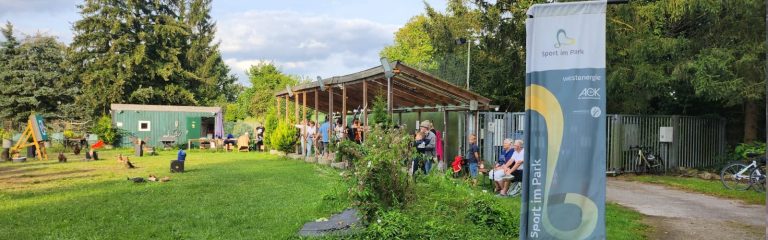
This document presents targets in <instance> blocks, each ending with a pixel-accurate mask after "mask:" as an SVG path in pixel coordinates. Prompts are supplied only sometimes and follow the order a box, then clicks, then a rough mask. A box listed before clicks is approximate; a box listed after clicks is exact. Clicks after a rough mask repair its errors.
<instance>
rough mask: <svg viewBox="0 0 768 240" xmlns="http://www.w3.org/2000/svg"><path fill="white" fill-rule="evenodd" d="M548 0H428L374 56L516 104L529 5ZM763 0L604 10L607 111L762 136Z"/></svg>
mask: <svg viewBox="0 0 768 240" xmlns="http://www.w3.org/2000/svg"><path fill="white" fill-rule="evenodd" d="M543 2H545V1H515V0H496V1H487V0H448V4H447V8H446V10H445V11H438V10H435V9H434V8H433V7H431V6H430V5H429V4H425V5H426V6H425V13H424V14H420V15H417V16H414V17H413V18H412V19H411V20H410V21H409V22H408V23H407V24H406V25H405V26H404V27H402V28H400V29H399V30H398V31H397V32H396V33H395V38H394V44H393V45H390V46H387V47H385V48H384V49H383V50H382V51H381V55H382V56H385V57H388V58H389V59H391V60H401V61H403V62H405V63H406V64H410V65H414V66H416V67H418V68H421V69H424V70H427V71H430V72H433V73H434V74H436V75H438V76H440V77H441V78H443V79H446V80H448V81H450V82H453V83H456V84H457V85H460V86H463V85H464V84H463V83H464V80H465V78H466V75H465V74H466V56H467V51H468V49H467V45H466V44H465V45H458V44H457V42H456V40H457V39H459V38H464V39H468V41H469V42H471V43H472V45H470V47H471V49H470V50H469V51H471V61H470V64H471V71H470V86H471V87H470V88H471V90H473V91H475V92H478V93H481V94H483V95H485V96H487V97H489V98H491V99H492V100H493V104H498V105H500V106H501V108H500V109H501V110H506V111H521V110H522V109H523V104H524V95H525V94H524V88H525V36H526V32H525V19H526V18H527V16H526V10H527V9H528V8H529V7H530V6H531V5H532V4H534V3H543ZM764 15H765V5H764V2H763V1H758V0H745V1H739V3H738V4H736V3H733V2H729V1H688V0H664V1H630V2H629V4H621V5H609V6H608V9H607V16H606V18H607V19H606V23H607V26H606V28H607V29H606V31H607V36H606V41H607V46H606V48H607V56H606V57H607V59H606V60H607V66H606V67H607V78H608V79H607V83H606V84H607V87H608V89H607V99H608V111H609V113H621V114H647V115H667V114H671V115H694V116H713V117H722V118H725V119H726V120H727V126H728V137H729V140H730V141H731V142H736V141H743V142H751V141H754V140H757V139H764V137H765V129H763V127H762V126H764V125H765V124H764V121H765V118H764V116H765V114H764V112H763V107H762V106H765V104H766V103H765V94H766V93H765V80H764V79H765V71H764V68H765V64H766V62H765V51H766V49H765V37H764V36H765V19H764Z"/></svg>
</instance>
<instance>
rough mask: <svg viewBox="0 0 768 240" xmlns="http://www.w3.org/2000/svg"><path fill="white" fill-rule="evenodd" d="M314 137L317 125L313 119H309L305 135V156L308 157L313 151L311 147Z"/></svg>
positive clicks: (315, 136)
mask: <svg viewBox="0 0 768 240" xmlns="http://www.w3.org/2000/svg"><path fill="white" fill-rule="evenodd" d="M315 138H317V127H316V126H315V121H309V126H307V137H306V141H307V143H306V146H307V150H306V151H304V152H305V153H306V155H305V157H310V156H311V155H312V153H313V151H312V149H313V148H312V147H313V144H312V143H314V142H315Z"/></svg>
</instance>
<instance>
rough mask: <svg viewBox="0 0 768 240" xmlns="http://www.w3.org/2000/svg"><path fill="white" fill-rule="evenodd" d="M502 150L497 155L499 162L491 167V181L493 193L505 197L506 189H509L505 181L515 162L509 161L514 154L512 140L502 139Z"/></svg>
mask: <svg viewBox="0 0 768 240" xmlns="http://www.w3.org/2000/svg"><path fill="white" fill-rule="evenodd" d="M502 148H503V149H502V150H501V154H499V160H498V161H496V166H494V167H493V175H491V176H493V181H494V186H495V188H494V192H497V193H498V195H497V196H501V197H506V196H507V189H508V188H509V181H506V180H507V179H508V178H509V176H507V175H509V173H510V172H511V171H510V170H511V167H512V164H513V163H514V162H515V161H511V159H512V154H514V152H515V151H514V150H513V149H512V139H509V138H507V139H504V143H503V144H502Z"/></svg>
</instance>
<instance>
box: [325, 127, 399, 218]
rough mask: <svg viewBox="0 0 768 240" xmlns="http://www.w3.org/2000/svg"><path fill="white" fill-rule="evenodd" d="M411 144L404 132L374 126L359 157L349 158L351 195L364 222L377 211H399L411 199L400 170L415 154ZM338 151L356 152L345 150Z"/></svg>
mask: <svg viewBox="0 0 768 240" xmlns="http://www.w3.org/2000/svg"><path fill="white" fill-rule="evenodd" d="M411 141H412V139H411V137H410V136H409V135H408V134H406V133H405V132H404V131H403V130H400V129H383V128H382V127H381V126H374V127H373V128H372V130H371V132H369V133H368V137H367V138H366V141H365V142H364V143H363V145H362V148H361V149H362V154H361V155H360V157H356V158H352V159H351V160H352V165H353V166H354V168H353V171H354V177H353V180H354V183H355V185H356V186H355V187H353V188H352V189H351V190H350V191H352V192H351V194H350V195H351V197H352V201H353V204H354V205H355V206H357V207H358V209H359V210H360V211H361V212H362V213H363V215H364V220H366V221H370V220H371V219H374V217H375V215H376V212H379V211H388V210H391V209H399V208H402V207H403V206H405V205H406V204H407V203H408V201H409V199H410V198H411V197H412V196H411V195H412V191H413V190H412V188H413V187H412V183H411V182H410V178H409V177H408V174H407V173H406V172H405V171H403V170H402V167H403V166H404V165H403V161H402V160H403V159H410V158H411V157H412V156H413V154H414V149H413V148H412V147H410V144H411ZM342 148H343V147H342ZM340 151H346V152H354V151H357V150H356V149H349V147H347V149H342V150H340Z"/></svg>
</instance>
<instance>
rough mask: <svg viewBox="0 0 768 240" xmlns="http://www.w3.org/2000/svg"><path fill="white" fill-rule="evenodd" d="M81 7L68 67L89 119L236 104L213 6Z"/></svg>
mask: <svg viewBox="0 0 768 240" xmlns="http://www.w3.org/2000/svg"><path fill="white" fill-rule="evenodd" d="M79 8H80V11H81V12H80V13H81V15H82V19H81V20H78V21H77V22H75V24H74V26H73V29H74V32H75V36H74V41H73V42H72V49H73V51H72V52H73V53H72V54H71V57H70V61H71V64H72V68H73V73H74V75H75V76H76V78H77V79H81V80H82V82H83V96H82V97H81V98H79V102H80V103H82V104H84V105H86V106H88V108H89V109H91V110H92V112H91V114H93V115H98V114H104V113H106V112H107V110H108V108H109V105H110V104H111V103H141V104H174V105H199V104H212V103H215V102H217V101H219V102H220V101H222V100H224V101H226V100H234V96H232V95H234V93H235V92H236V91H234V90H231V89H233V87H234V82H235V78H234V77H232V76H228V74H229V68H227V67H226V65H224V63H223V61H222V60H221V56H220V53H219V51H218V44H212V41H213V35H214V33H215V25H214V24H213V23H211V22H210V17H209V15H208V13H209V12H210V1H207V0H157V1H117V0H86V1H85V3H84V4H82V5H80V6H79ZM229 90H231V91H229ZM225 93H230V95H229V96H227V95H226V94H225Z"/></svg>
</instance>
